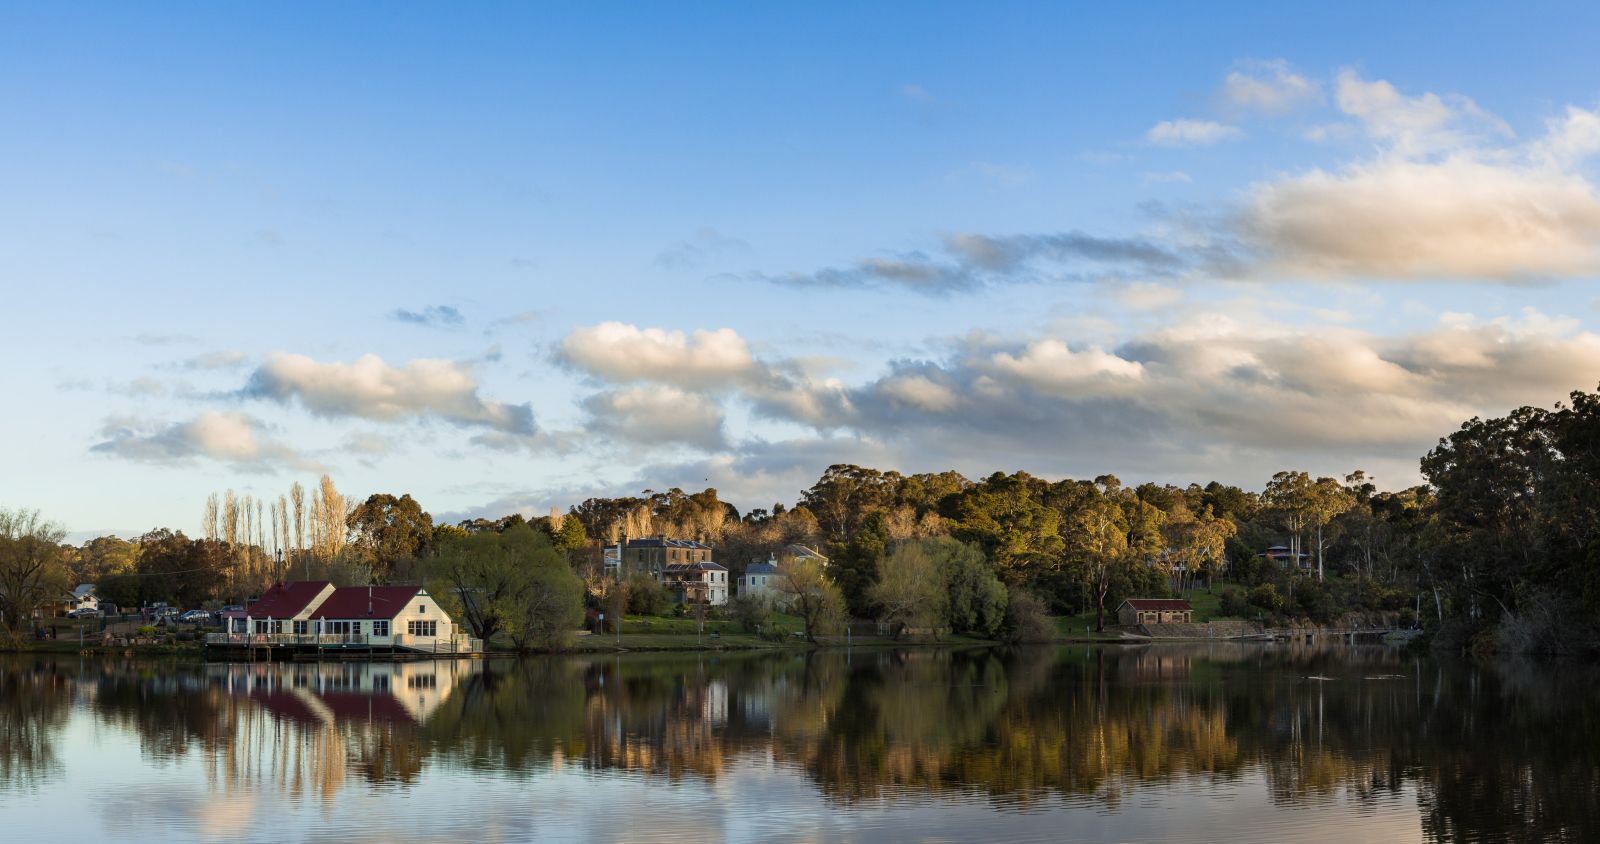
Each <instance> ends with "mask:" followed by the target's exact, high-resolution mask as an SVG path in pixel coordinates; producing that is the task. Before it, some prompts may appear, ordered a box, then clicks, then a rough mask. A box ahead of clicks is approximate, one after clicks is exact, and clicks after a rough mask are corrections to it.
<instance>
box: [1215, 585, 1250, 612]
mask: <svg viewBox="0 0 1600 844" xmlns="http://www.w3.org/2000/svg"><path fill="white" fill-rule="evenodd" d="M1218 609H1219V610H1220V611H1221V612H1222V614H1223V615H1228V616H1236V617H1238V618H1249V617H1250V616H1253V615H1255V612H1254V610H1252V609H1251V607H1250V602H1249V600H1247V599H1246V598H1245V596H1244V595H1243V594H1242V593H1241V592H1240V591H1239V590H1237V589H1234V588H1232V587H1229V588H1227V589H1224V590H1222V603H1221V606H1219V607H1218Z"/></svg>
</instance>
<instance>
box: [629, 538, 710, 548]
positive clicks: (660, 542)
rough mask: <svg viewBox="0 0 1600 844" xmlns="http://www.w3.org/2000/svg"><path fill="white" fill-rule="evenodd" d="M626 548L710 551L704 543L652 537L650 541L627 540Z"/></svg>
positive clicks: (708, 546)
mask: <svg viewBox="0 0 1600 844" xmlns="http://www.w3.org/2000/svg"><path fill="white" fill-rule="evenodd" d="M628 547H629V548H691V549H694V550H697V551H710V550H711V546H710V545H707V544H705V543H704V542H696V541H694V540H693V539H663V538H661V537H654V538H651V539H630V540H628Z"/></svg>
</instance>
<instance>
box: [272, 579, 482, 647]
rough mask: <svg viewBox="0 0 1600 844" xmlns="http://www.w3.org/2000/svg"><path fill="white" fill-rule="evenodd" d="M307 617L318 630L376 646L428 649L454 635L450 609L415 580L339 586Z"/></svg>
mask: <svg viewBox="0 0 1600 844" xmlns="http://www.w3.org/2000/svg"><path fill="white" fill-rule="evenodd" d="M307 623H308V625H309V627H308V632H311V633H314V634H316V635H318V636H322V637H334V639H335V640H336V641H344V642H348V643H351V644H365V645H372V646H375V647H391V646H392V647H398V648H409V649H411V650H433V649H436V648H443V647H444V646H446V645H448V644H450V643H452V642H453V641H454V640H455V638H456V637H455V633H456V629H455V623H454V622H453V621H452V620H451V619H450V615H449V614H448V613H446V612H445V611H444V609H443V608H441V607H440V606H439V604H438V602H436V601H434V599H433V596H432V595H429V594H428V590H426V589H423V588H422V587H420V586H343V587H340V588H338V589H335V590H334V591H333V594H332V595H331V596H329V597H328V599H327V600H325V601H323V602H322V603H321V604H319V605H318V606H317V607H316V608H315V609H314V610H312V611H311V615H310V617H309V618H308V619H307ZM295 632H297V633H298V632H301V631H298V630H297V631H295Z"/></svg>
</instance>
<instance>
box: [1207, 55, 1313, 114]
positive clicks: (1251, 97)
mask: <svg viewBox="0 0 1600 844" xmlns="http://www.w3.org/2000/svg"><path fill="white" fill-rule="evenodd" d="M1321 98H1322V91H1321V88H1320V87H1319V86H1318V85H1317V83H1316V82H1313V81H1312V80H1310V79H1307V78H1306V77H1304V76H1302V75H1300V74H1299V73H1296V72H1295V71H1294V69H1293V68H1291V67H1290V66H1289V63H1288V62H1286V61H1283V60H1282V59H1274V60H1272V61H1244V62H1239V63H1238V64H1237V65H1235V67H1234V69H1233V70H1231V71H1229V72H1228V75H1227V77H1226V78H1224V79H1223V80H1222V100H1223V103H1224V104H1225V105H1227V106H1229V107H1231V108H1234V109H1237V110H1250V111H1261V112H1266V113H1269V114H1281V113H1283V112H1286V111H1290V110H1292V109H1294V108H1297V107H1299V106H1302V105H1308V104H1311V103H1315V102H1317V101H1318V100H1320V99H1321Z"/></svg>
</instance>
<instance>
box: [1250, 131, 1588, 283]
mask: <svg viewBox="0 0 1600 844" xmlns="http://www.w3.org/2000/svg"><path fill="white" fill-rule="evenodd" d="M1240 226H1241V230H1242V232H1243V233H1244V234H1245V235H1246V236H1247V237H1249V238H1250V239H1251V240H1252V241H1254V242H1255V243H1257V244H1258V245H1259V246H1260V247H1261V248H1262V251H1263V253H1264V255H1263V257H1264V258H1265V259H1266V263H1265V265H1264V267H1263V270H1264V271H1265V272H1267V273H1269V274H1278V273H1287V274H1304V275H1309V276H1319V277H1378V278H1384V277H1391V278H1392V277H1402V278H1462V279H1495V280H1501V281H1514V280H1521V279H1535V278H1544V277H1561V276H1578V275H1591V274H1594V273H1596V272H1600V195H1597V193H1596V191H1595V189H1594V186H1593V185H1591V184H1590V183H1589V182H1588V181H1587V180H1586V179H1584V178H1583V177H1582V176H1580V175H1578V174H1576V173H1572V172H1563V171H1557V170H1548V169H1535V168H1530V167H1524V166H1518V165H1511V164H1505V163H1499V162H1490V161H1485V160H1482V159H1481V158H1478V157H1474V156H1467V155H1463V156H1458V157H1453V158H1450V159H1446V160H1444V161H1439V162H1418V161H1410V160H1405V159H1393V158H1386V159H1380V160H1378V161H1374V162H1370V163H1365V164H1358V165H1353V166H1351V167H1348V168H1346V169H1344V170H1340V171H1337V172H1327V171H1323V170H1312V171H1310V172H1307V173H1302V174H1300V175H1297V176H1291V177H1288V178H1284V179H1281V180H1278V181H1275V182H1269V183H1266V184H1261V185H1257V186H1256V187H1255V188H1254V189H1253V190H1252V191H1251V192H1250V198H1249V203H1248V205H1247V206H1246V208H1245V209H1244V212H1243V214H1242V215H1241V218H1240Z"/></svg>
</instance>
